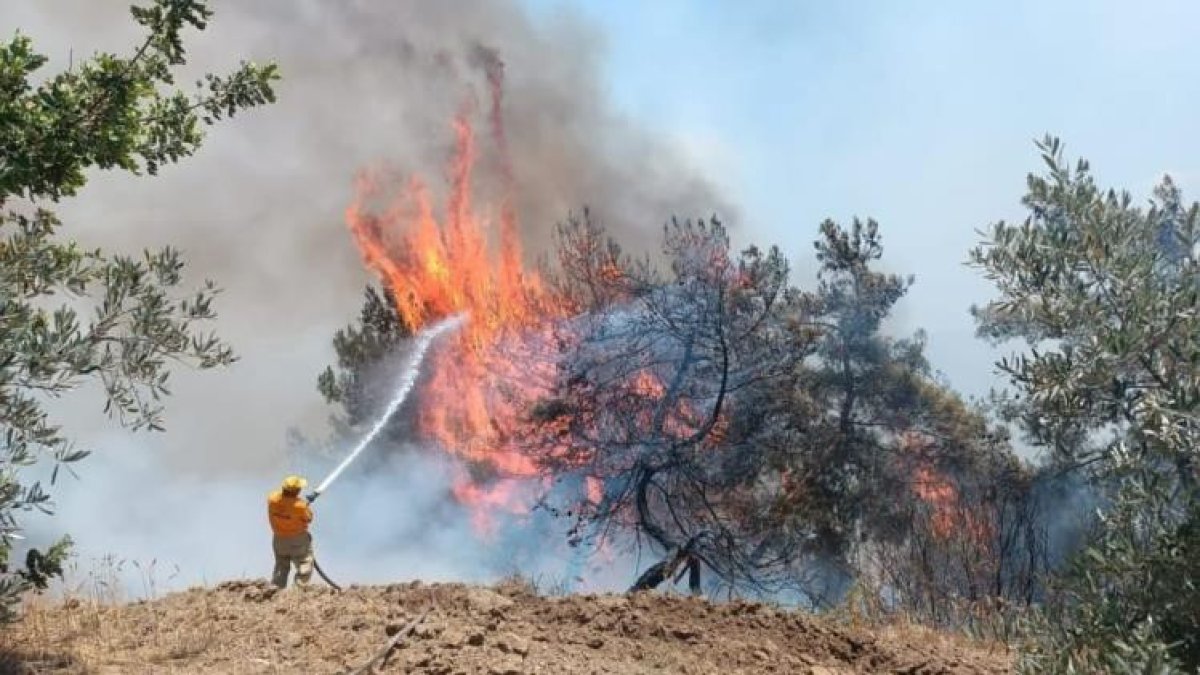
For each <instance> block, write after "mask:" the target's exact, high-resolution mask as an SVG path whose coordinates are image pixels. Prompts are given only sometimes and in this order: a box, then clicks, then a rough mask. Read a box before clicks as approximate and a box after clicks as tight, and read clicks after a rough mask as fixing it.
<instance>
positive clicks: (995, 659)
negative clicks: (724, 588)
mask: <svg viewBox="0 0 1200 675" xmlns="http://www.w3.org/2000/svg"><path fill="white" fill-rule="evenodd" d="M421 617H424V618H423V620H421V621H420V622H419V623H416V625H415V627H413V622H414V620H415V619H418V618H421ZM397 634H399V636H398V637H399V638H400V641H399V642H398V643H397V645H396V647H395V649H393V650H391V652H390V653H389V654H388V655H387V658H386V659H381V662H380V663H378V664H377V665H376V670H375V671H374V672H379V673H430V674H435V673H436V674H442V675H451V674H453V673H463V674H470V673H487V674H497V675H499V674H512V675H516V674H523V673H530V674H532V673H545V674H548V675H575V674H579V675H582V674H585V673H587V674H592V673H630V674H636V673H689V674H693V675H702V674H706V673H714V674H716V673H719V674H721V675H733V674H735V673H800V674H803V673H810V674H824V675H830V674H833V673H907V674H911V675H933V674H959V673H963V674H965V673H1008V672H1011V666H1010V656H1009V655H1008V654H1006V653H1004V650H1003V649H1000V648H993V649H987V648H985V647H984V646H982V645H977V644H972V643H968V642H967V641H965V640H962V639H958V638H953V637H950V636H944V635H939V634H936V633H933V632H929V631H921V630H919V629H915V628H908V629H904V630H888V629H881V630H878V631H874V632H872V631H866V630H860V629H853V628H849V627H846V626H843V625H840V624H838V623H836V622H834V621H831V620H828V619H821V618H817V617H813V616H810V615H806V614H803V613H794V612H786V611H781V610H778V609H776V608H774V607H771V606H769V605H763V604H756V603H743V602H732V603H709V602H707V601H703V600H696V599H690V598H681V597H673V596H663V595H657V594H639V595H635V596H629V597H627V596H621V595H612V596H607V595H601V596H567V597H540V596H538V595H535V594H533V593H531V592H530V591H529V589H527V588H525V587H522V586H521V585H519V584H508V585H501V586H499V587H496V588H494V589H493V588H482V587H470V586H463V585H457V584H434V585H426V584H420V583H413V584H403V585H393V586H383V587H361V588H356V587H352V588H349V589H347V590H346V592H344V593H340V594H338V593H335V592H334V591H332V590H330V589H328V588H324V587H314V588H309V589H305V590H288V591H285V592H276V591H275V589H273V588H271V587H270V586H269V585H267V583H266V582H263V581H236V582H228V583H224V584H221V585H220V586H218V587H216V588H215V589H194V590H190V591H186V592H181V593H176V594H172V595H168V596H166V597H164V598H162V599H159V600H155V601H151V602H140V603H134V604H128V605H121V606H112V607H106V606H101V605H98V604H95V603H89V602H80V601H68V602H66V603H63V604H59V605H56V606H43V607H35V608H33V609H31V611H30V613H29V615H28V616H27V618H26V619H25V620H24V621H23V622H21V623H19V624H17V625H16V626H13V627H10V628H8V629H6V630H5V631H4V633H2V635H3V641H2V647H0V648H2V650H3V656H2V657H0V658H2V662H0V673H55V674H57V675H63V674H66V673H101V674H109V673H112V674H115V673H123V674H124V673H129V674H134V673H201V674H207V673H235V674H236V673H247V674H251V673H284V672H288V673H291V672H304V673H331V674H332V673H354V672H363V673H366V672H372V671H370V670H361V669H362V668H363V666H364V664H366V663H367V662H368V661H370V660H371V658H372V656H374V655H376V654H379V653H380V652H381V651H382V650H383V649H384V648H385V647H386V645H387V643H388V642H389V641H390V639H391V638H392V637H393V636H397Z"/></svg>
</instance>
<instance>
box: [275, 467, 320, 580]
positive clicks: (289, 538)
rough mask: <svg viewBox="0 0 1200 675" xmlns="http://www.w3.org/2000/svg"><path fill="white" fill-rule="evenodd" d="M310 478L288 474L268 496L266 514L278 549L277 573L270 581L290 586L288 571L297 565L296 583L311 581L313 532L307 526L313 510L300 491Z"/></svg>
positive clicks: (276, 556)
mask: <svg viewBox="0 0 1200 675" xmlns="http://www.w3.org/2000/svg"><path fill="white" fill-rule="evenodd" d="M307 484H308V481H306V480H304V479H303V478H301V477H300V476H288V477H287V478H284V479H283V484H282V485H281V486H280V487H279V489H278V490H275V491H274V492H272V493H271V494H270V496H269V497H267V518H268V520H270V522H271V532H272V534H273V535H274V540H273V541H272V548H274V550H275V573H274V574H272V575H271V581H272V582H273V583H274V584H275V585H276V586H277V587H279V588H287V583H288V575H289V574H290V572H291V568H292V566H295V568H296V583H297V584H299V585H301V586H303V585H306V584H308V582H309V579H311V578H312V572H313V546H312V535H311V534H309V533H308V526H309V524H310V523H312V519H313V512H312V509H311V508H309V506H308V502H307V501H305V499H304V498H303V497H301V496H300V491H301V490H303V489H304V486H305V485H307Z"/></svg>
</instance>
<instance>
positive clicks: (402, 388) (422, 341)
mask: <svg viewBox="0 0 1200 675" xmlns="http://www.w3.org/2000/svg"><path fill="white" fill-rule="evenodd" d="M464 319H465V316H464V315H462V314H459V315H455V316H452V317H450V318H448V319H445V320H443V321H441V322H440V323H437V324H435V325H433V326H431V327H430V328H429V329H427V330H425V331H424V332H422V333H420V334H419V335H418V336H417V339H416V342H415V343H414V345H413V350H412V353H411V354H410V355H409V357H408V363H407V364H405V367H404V370H403V371H402V377H401V378H400V385H399V386H398V387H396V394H395V395H394V396H393V397H392V400H391V401H390V402H389V403H388V407H387V409H386V410H384V411H383V414H382V415H380V416H379V419H378V420H377V421H376V422H375V426H373V427H372V428H371V430H370V431H368V432H367V435H365V436H363V437H362V440H360V441H359V442H358V444H357V445H355V446H354V448H353V449H352V450H351V451H350V453H349V454H348V455H346V458H345V459H343V460H342V461H341V463H340V464H338V465H337V466H336V467H335V468H334V469H333V471H331V472H330V473H329V475H328V476H326V477H325V480H323V481H321V482H320V484H318V485H317V487H316V489H314V490H313V491H312V492H310V493H308V494H307V495H305V497H306V498H307V499H308V503H309V504H312V503H313V502H315V501H316V500H317V498H318V497H320V496H321V495H322V494H324V492H325V491H326V490H327V489H329V486H330V484H332V483H333V481H334V480H336V479H337V477H338V476H340V475H341V474H342V472H343V471H345V470H346V467H348V466H350V463H351V462H353V461H354V460H355V459H357V458H358V456H359V455H360V454H362V451H363V450H365V449H366V448H367V446H368V445H370V444H371V441H373V440H375V437H376V436H378V435H379V432H381V431H383V428H384V426H386V425H387V422H388V420H389V419H391V417H392V415H394V414H395V413H396V410H397V409H398V408H399V407H400V405H401V404H402V403H404V401H405V399H407V398H408V394H409V392H410V391H412V388H413V387H414V386H415V385H416V383H417V375H418V374H419V373H420V369H421V363H422V362H423V361H424V360H425V352H427V351H428V350H429V346H430V345H431V344H432V343H433V341H434V340H435V339H437V338H438V337H439V336H440V335H442V334H443V333H445V332H447V331H449V330H452V329H455V328H458V326H460V325H461V324H462V322H463V321H464ZM312 563H313V569H315V570H316V571H317V574H319V575H320V576H321V578H322V579H324V580H325V583H327V584H329V585H330V586H332V587H333V588H334V589H336V590H338V591H341V590H342V587H341V586H339V585H338V584H336V583H334V581H333V580H332V579H330V578H329V577H328V576H327V575H326V574H325V571H324V570H322V569H321V565H320V564H318V563H317V559H316V557H315V556H314V557H313V561H312Z"/></svg>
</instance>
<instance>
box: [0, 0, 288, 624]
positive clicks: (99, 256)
mask: <svg viewBox="0 0 1200 675" xmlns="http://www.w3.org/2000/svg"><path fill="white" fill-rule="evenodd" d="M131 13H132V16H133V20H134V21H136V22H137V23H138V24H139V25H140V26H141V27H142V28H143V29H144V38H143V39H142V41H141V42H140V44H137V45H136V46H135V47H134V48H133V50H132V52H131V53H130V54H129V55H126V56H118V55H116V54H106V53H98V54H95V55H94V56H92V57H91V58H89V59H87V60H84V61H82V62H80V63H76V64H74V65H73V66H72V67H71V68H69V69H68V70H66V71H62V72H58V73H45V72H43V68H44V66H45V65H46V64H47V61H48V59H47V57H46V56H44V55H42V54H39V53H38V52H37V51H35V50H34V48H33V43H32V41H31V40H30V38H29V37H27V36H24V35H21V34H20V33H17V34H16V35H15V36H14V37H12V38H11V39H9V40H8V41H7V42H4V43H0V432H2V434H3V435H2V436H0V564H2V565H3V566H2V567H0V570H2V573H0V617H2V618H4V619H10V618H12V616H13V611H12V608H13V606H14V603H15V602H16V600H17V598H18V597H19V595H20V593H22V592H23V591H24V590H26V589H28V588H30V587H31V586H44V585H45V583H46V580H47V578H48V577H49V576H52V575H54V574H55V573H57V572H61V564H62V560H63V557H64V556H65V555H66V551H67V541H68V540H64V541H63V542H60V543H59V544H57V545H54V546H52V547H50V548H48V549H46V550H45V551H38V550H30V551H29V552H28V554H27V556H26V560H25V563H26V564H25V567H24V569H20V570H18V571H14V572H11V573H10V572H9V557H10V555H11V552H12V548H13V539H14V538H16V537H19V532H20V531H21V522H20V519H19V515H20V514H21V513H22V512H27V511H29V510H31V509H39V510H43V511H49V510H50V506H51V502H50V495H49V494H48V493H47V491H46V489H45V488H44V487H43V486H42V485H41V484H39V483H37V482H33V481H30V480H29V479H28V473H27V472H26V471H25V469H26V468H27V467H29V466H30V465H32V464H34V463H36V462H38V461H39V460H43V459H44V460H48V461H51V462H53V463H54V469H53V472H52V473H51V482H54V479H55V478H57V476H58V469H59V467H60V466H64V465H69V464H72V463H74V462H78V461H79V460H81V459H83V458H84V457H85V456H86V455H87V454H88V452H89V450H88V449H86V448H80V447H78V446H76V445H75V444H73V443H72V442H71V440H70V439H69V438H67V437H66V435H65V434H64V433H63V432H62V429H61V427H60V426H59V425H58V424H57V423H56V422H55V421H54V419H53V418H52V417H51V415H50V414H49V412H48V410H47V408H46V406H45V403H46V401H47V399H48V398H54V397H57V396H60V395H62V394H64V393H65V392H68V391H70V390H73V389H76V388H78V387H80V386H81V385H83V384H85V383H88V382H96V383H99V384H100V385H101V386H102V388H103V391H104V392H105V394H106V403H105V411H106V412H107V413H108V415H109V416H110V417H111V418H113V419H115V420H117V421H118V422H119V423H121V424H123V425H126V426H128V427H130V428H132V429H134V430H138V429H149V430H161V429H162V428H163V417H162V412H163V411H162V402H163V398H164V396H166V395H168V394H169V393H170V391H169V388H168V377H169V372H170V371H169V367H170V366H171V365H172V364H175V363H182V364H188V365H191V366H194V367H198V368H213V367H217V366H222V365H225V364H228V363H230V362H232V361H233V360H234V356H233V353H232V351H231V350H230V348H229V346H228V345H227V344H225V343H224V342H222V341H221V340H220V339H219V338H217V337H216V336H214V335H212V334H211V333H208V332H204V331H203V330H202V326H201V324H202V323H203V322H206V321H209V320H211V319H213V318H214V316H215V314H214V311H213V304H212V303H213V296H214V295H215V294H216V292H217V288H216V287H215V285H214V284H213V283H212V282H205V283H204V284H203V285H202V286H201V287H200V288H198V289H192V290H188V289H185V288H183V287H182V285H183V281H182V279H183V267H184V263H183V260H182V258H181V256H180V253H179V252H178V251H177V250H175V249H172V248H165V249H162V250H158V251H145V252H143V253H142V254H140V255H135V256H130V255H119V254H107V253H105V252H103V251H100V250H94V249H85V248H83V247H81V246H80V245H78V244H77V243H76V242H74V241H72V239H71V238H70V236H69V235H64V233H63V227H62V223H60V221H59V219H58V218H57V217H56V216H55V213H54V211H53V206H54V204H55V203H57V202H59V201H60V200H61V199H63V198H68V197H72V196H74V195H76V194H77V193H78V191H79V190H80V189H81V188H82V187H83V186H84V185H85V183H86V182H87V175H88V172H89V171H90V170H97V169H99V170H110V169H120V170H124V171H127V172H131V173H134V174H143V173H144V174H150V175H153V174H155V173H156V172H157V171H158V170H159V168H160V167H162V166H163V165H165V164H170V163H174V162H177V161H178V160H180V159H182V158H184V157H187V156H189V155H191V154H192V153H193V152H195V151H196V149H197V148H198V147H199V146H200V143H201V142H202V140H203V138H204V134H203V127H205V126H207V125H211V124H213V123H214V122H216V121H218V120H221V119H224V118H228V117H232V116H233V115H234V114H236V113H237V112H238V111H240V110H243V109H246V108H250V107H253V106H257V105H261V104H265V103H268V102H272V101H273V100H274V93H273V90H272V83H273V82H274V81H275V80H276V79H277V77H278V75H277V72H276V67H275V66H274V65H270V64H268V65H255V64H250V63H243V64H242V65H241V67H240V68H238V69H237V70H236V71H234V72H232V73H230V74H228V75H223V76H218V75H206V76H204V78H202V80H201V81H199V82H197V83H196V88H195V90H194V91H190V92H189V91H185V90H182V89H179V88H178V87H177V86H176V83H175V77H176V74H177V72H178V71H179V69H180V67H182V66H183V65H184V64H185V63H186V51H185V49H184V44H183V38H184V35H185V33H186V32H187V31H189V30H203V29H204V28H205V27H206V25H207V22H208V20H209V18H210V17H211V15H212V12H211V10H209V9H208V7H207V6H206V4H205V3H204V2H201V1H199V0H154V1H153V2H151V3H148V4H145V5H143V6H135V7H132V8H131ZM89 304H90V308H88V309H86V310H85V309H84V308H85V307H88V305H89Z"/></svg>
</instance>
